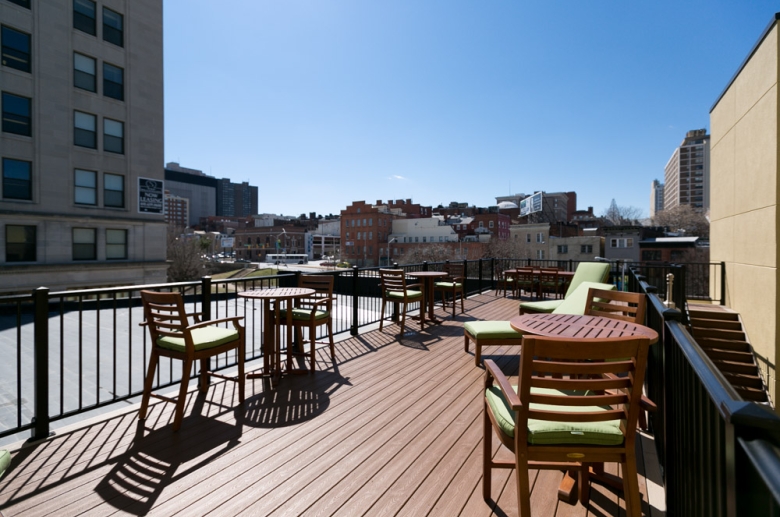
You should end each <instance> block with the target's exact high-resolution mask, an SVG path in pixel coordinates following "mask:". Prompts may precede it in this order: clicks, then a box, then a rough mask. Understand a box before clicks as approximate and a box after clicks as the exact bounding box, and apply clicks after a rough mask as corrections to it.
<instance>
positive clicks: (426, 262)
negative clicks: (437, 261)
mask: <svg viewBox="0 0 780 517" xmlns="http://www.w3.org/2000/svg"><path fill="white" fill-rule="evenodd" d="M422 270H423V271H428V261H427V260H423V268H422Z"/></svg>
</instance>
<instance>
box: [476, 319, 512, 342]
mask: <svg viewBox="0 0 780 517" xmlns="http://www.w3.org/2000/svg"><path fill="white" fill-rule="evenodd" d="M463 328H465V329H466V331H467V332H468V333H469V334H471V335H472V336H474V337H475V338H477V339H521V338H522V337H523V335H522V334H521V333H520V332H518V331H516V330H515V329H513V328H512V326H511V325H509V322H508V321H468V322H466V323H464V324H463Z"/></svg>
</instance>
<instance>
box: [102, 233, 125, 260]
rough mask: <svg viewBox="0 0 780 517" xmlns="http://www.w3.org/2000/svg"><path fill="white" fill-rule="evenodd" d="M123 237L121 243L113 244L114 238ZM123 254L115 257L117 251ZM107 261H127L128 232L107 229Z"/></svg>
mask: <svg viewBox="0 0 780 517" xmlns="http://www.w3.org/2000/svg"><path fill="white" fill-rule="evenodd" d="M117 235H122V239H121V242H112V236H117ZM120 249H121V254H117V256H113V255H114V254H115V253H116V251H117V250H120ZM106 260H127V230H124V229H119V228H106Z"/></svg>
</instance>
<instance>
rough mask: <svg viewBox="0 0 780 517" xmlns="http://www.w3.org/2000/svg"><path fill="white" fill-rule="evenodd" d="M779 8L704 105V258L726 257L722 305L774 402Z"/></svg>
mask: <svg viewBox="0 0 780 517" xmlns="http://www.w3.org/2000/svg"><path fill="white" fill-rule="evenodd" d="M778 20H780V13H778V14H775V15H773V16H772V18H771V20H769V24H768V26H767V28H766V30H765V31H764V32H763V33H762V34H761V35H760V37H759V38H758V43H756V45H755V46H754V47H753V48H752V49H750V50H749V51H747V52H746V59H745V61H744V62H743V64H742V65H741V66H740V68H739V69H738V70H736V73H735V75H734V77H733V78H732V80H731V82H730V83H729V84H728V85H726V87H725V90H724V91H723V93H722V94H721V96H720V97H719V98H718V99H717V100H716V101H715V104H714V105H713V107H712V109H711V110H710V129H711V131H712V144H711V145H712V207H711V210H710V258H711V260H712V261H713V262H721V261H723V262H725V264H726V277H725V281H726V285H725V287H724V292H725V296H726V305H728V306H729V307H730V308H732V309H734V310H735V311H737V312H739V313H740V317H741V319H742V323H743V325H744V327H745V330H746V331H747V334H748V337H749V339H750V343H751V345H753V349H754V350H755V356H756V360H757V361H758V364H759V366H760V367H761V369H762V370H763V372H764V376H765V379H766V380H767V384H768V386H769V389H770V393H771V396H772V398H773V399H774V400H775V401H777V400H778V393H777V374H776V365H777V361H778V357H779V356H780V332H778V323H779V322H780V320H779V319H778V318H779V317H780V304H779V303H778V290H779V288H780V276H778V262H779V261H780V249H779V246H780V244H778V243H780V240H778V224H777V214H778V198H779V197H780V195H779V194H778V189H777V185H778V183H779V182H780V161H778V156H780V137H779V136H778V135H780V119H779V118H778V113H780V112H779V111H778V106H779V105H780V93H778V92H779V90H778V77H780V65H778V63H780V27H778Z"/></svg>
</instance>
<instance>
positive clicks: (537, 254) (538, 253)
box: [536, 250, 544, 260]
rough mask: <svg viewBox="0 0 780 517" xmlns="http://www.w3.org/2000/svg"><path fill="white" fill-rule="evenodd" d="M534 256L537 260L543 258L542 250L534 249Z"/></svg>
mask: <svg viewBox="0 0 780 517" xmlns="http://www.w3.org/2000/svg"><path fill="white" fill-rule="evenodd" d="M536 258H537V259H539V260H544V250H536Z"/></svg>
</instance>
